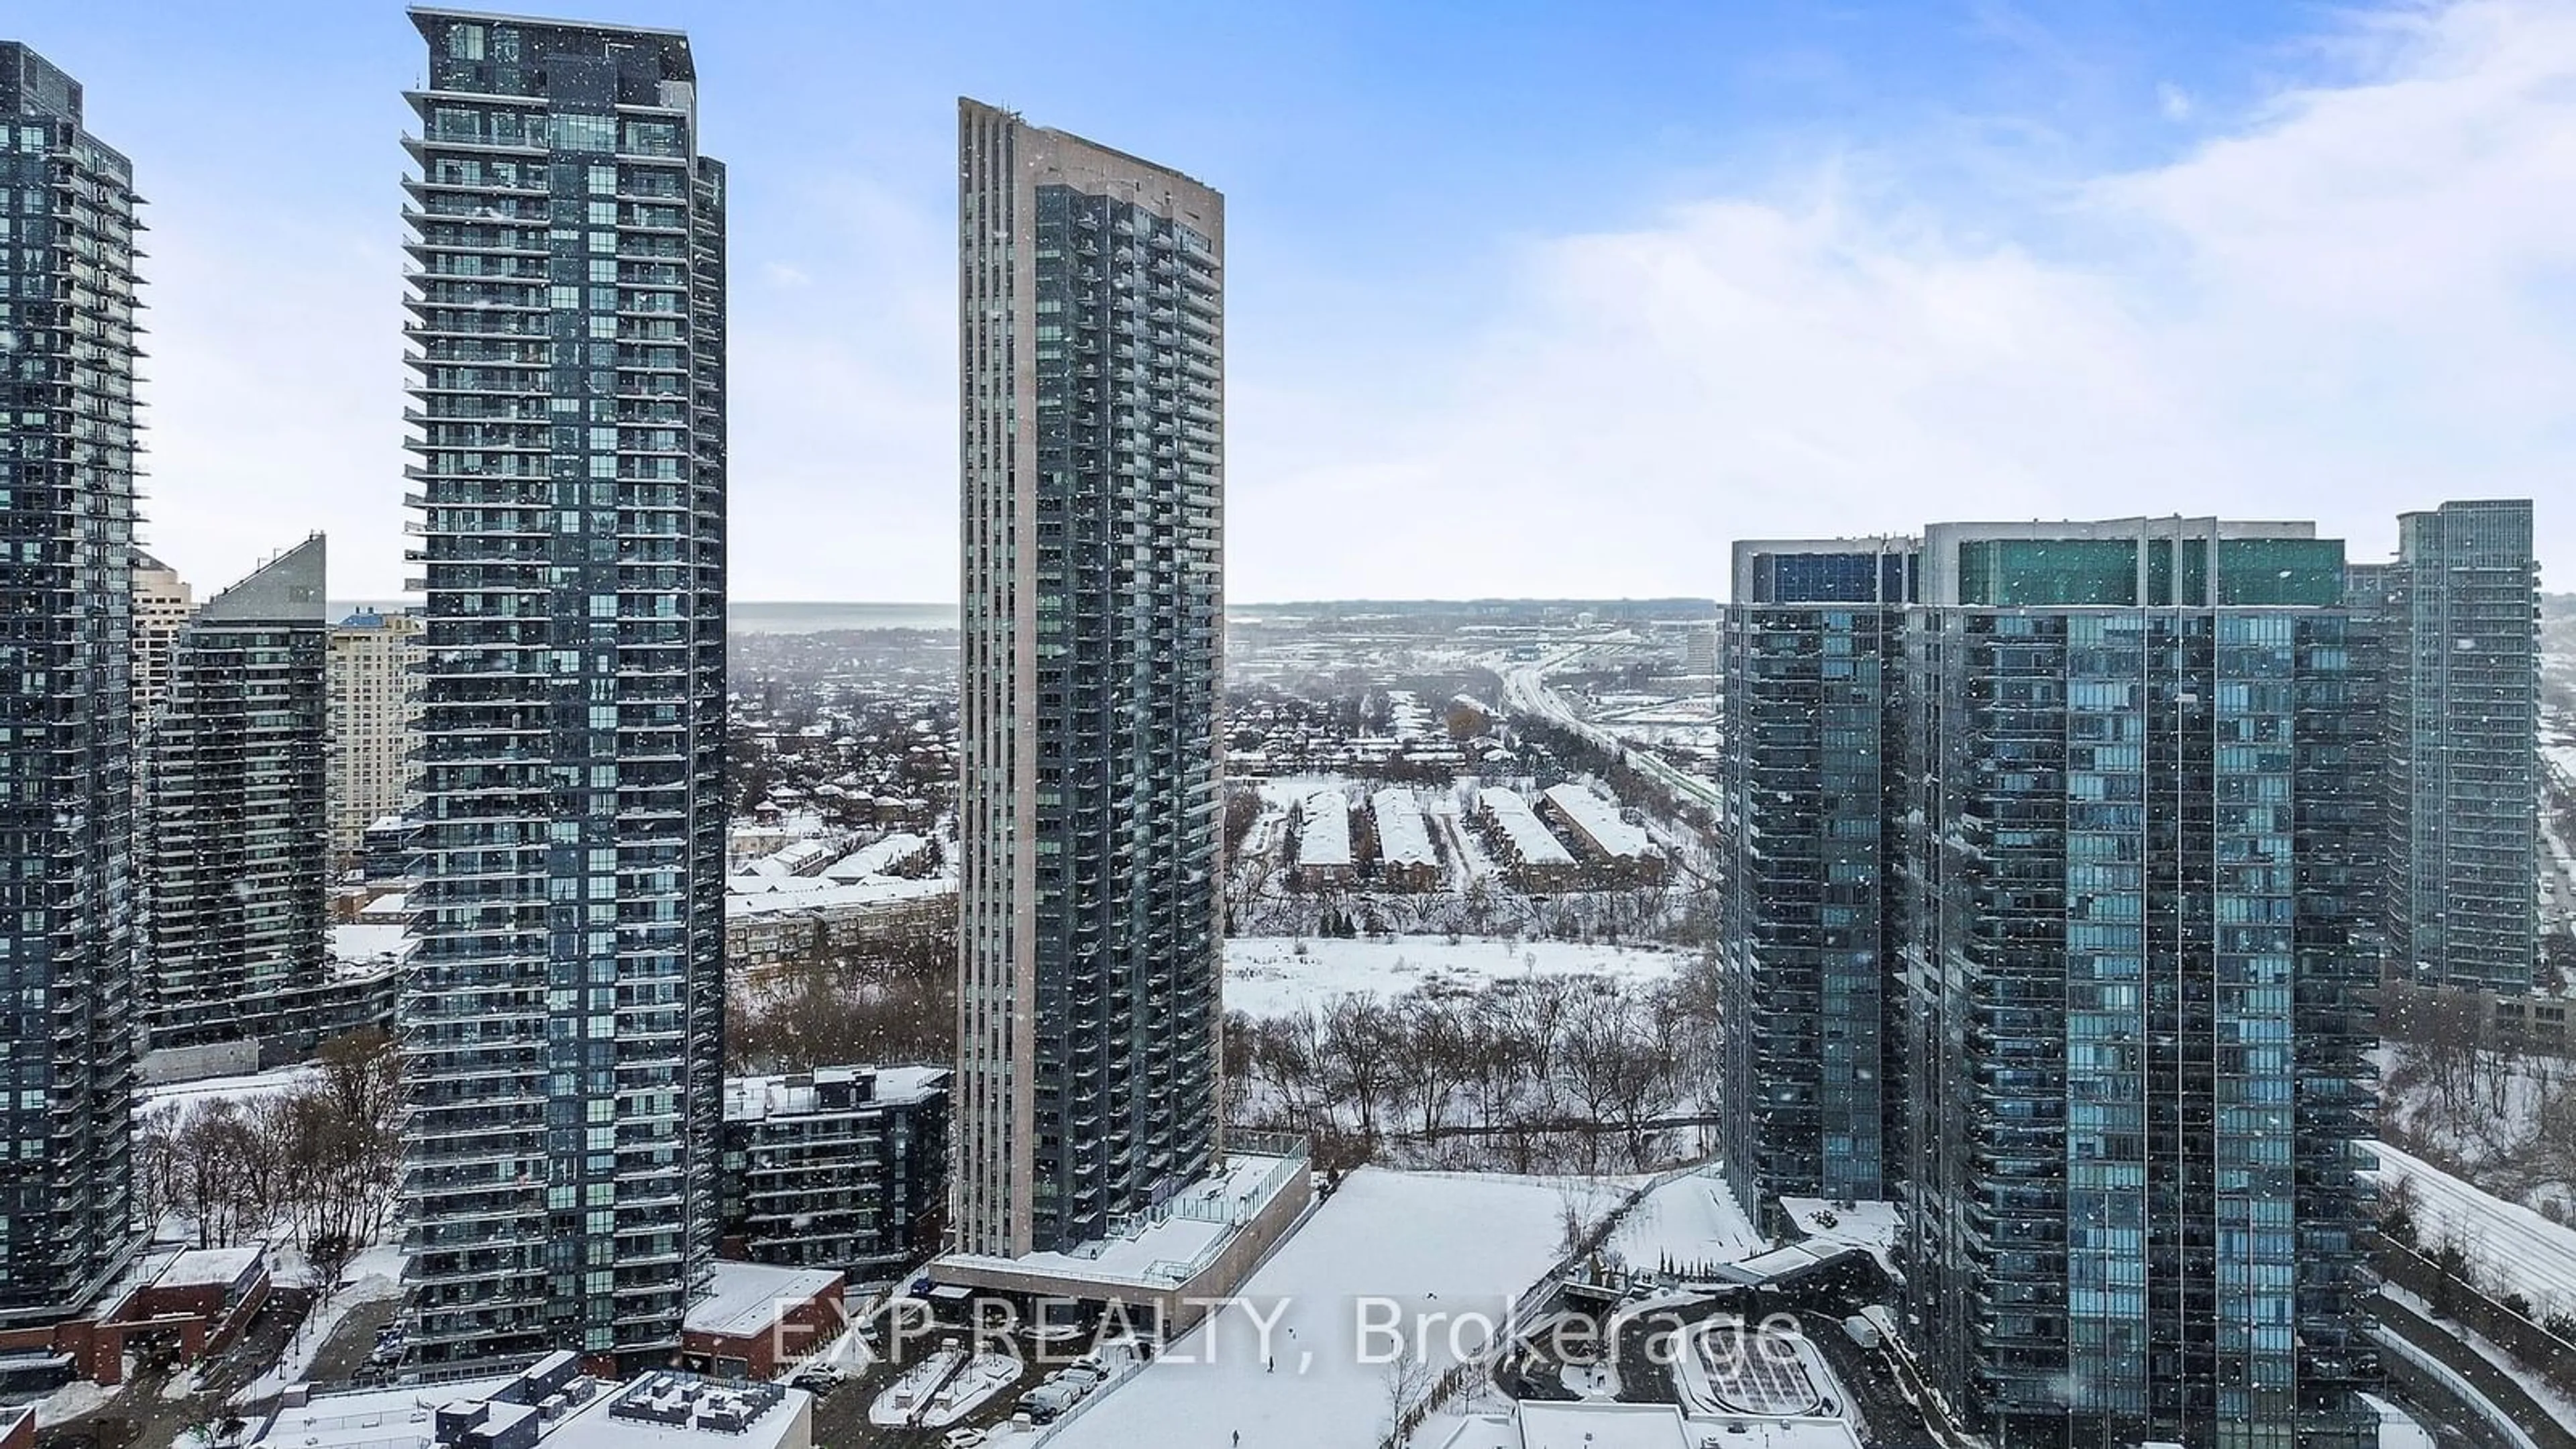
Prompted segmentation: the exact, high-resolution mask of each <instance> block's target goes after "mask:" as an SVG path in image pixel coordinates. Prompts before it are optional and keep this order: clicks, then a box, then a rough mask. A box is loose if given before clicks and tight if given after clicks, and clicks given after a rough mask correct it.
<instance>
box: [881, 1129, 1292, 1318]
mask: <svg viewBox="0 0 2576 1449" xmlns="http://www.w3.org/2000/svg"><path fill="white" fill-rule="evenodd" d="M1306 1170H1307V1168H1306V1159H1305V1158H1304V1157H1302V1156H1301V1157H1278V1156H1271V1155H1268V1154H1266V1153H1257V1152H1236V1153H1230V1154H1228V1155H1227V1157H1226V1159H1225V1162H1224V1163H1223V1165H1222V1166H1220V1167H1219V1168H1218V1169H1217V1170H1216V1172H1214V1173H1213V1174H1211V1175H1210V1176H1208V1177H1206V1178H1203V1179H1201V1180H1200V1181H1199V1182H1197V1183H1195V1184H1193V1185H1191V1186H1190V1187H1188V1188H1186V1189H1184V1190H1183V1191H1181V1192H1179V1193H1176V1194H1174V1195H1173V1196H1172V1197H1170V1198H1169V1199H1167V1200H1166V1201H1164V1202H1163V1204H1162V1205H1161V1206H1159V1207H1157V1208H1155V1209H1154V1210H1153V1211H1152V1212H1150V1213H1146V1214H1140V1215H1139V1217H1138V1219H1137V1220H1136V1221H1135V1222H1133V1223H1131V1224H1129V1225H1128V1226H1127V1227H1126V1228H1125V1229H1124V1230H1123V1231H1119V1232H1113V1233H1111V1234H1110V1235H1109V1236H1108V1237H1106V1238H1103V1239H1099V1240H1097V1241H1094V1242H1089V1243H1085V1244H1082V1245H1081V1246H1079V1247H1077V1248H1074V1249H1072V1250H1070V1251H1067V1252H1048V1253H1030V1254H1027V1255H1026V1256H1024V1257H1018V1258H1000V1257H991V1256H987V1255H984V1254H978V1253H951V1254H949V1255H948V1256H947V1257H944V1258H941V1259H939V1260H938V1262H937V1263H934V1264H932V1265H931V1269H930V1272H931V1276H932V1277H934V1278H936V1277H937V1276H938V1274H939V1269H940V1266H941V1265H944V1264H955V1265H959V1266H973V1267H980V1268H986V1269H1000V1270H1005V1271H1011V1272H1017V1273H1025V1274H1033V1275H1040V1276H1045V1277H1052V1278H1057V1279H1061V1280H1063V1281H1064V1282H1065V1283H1066V1284H1067V1285H1068V1286H1073V1285H1079V1284H1082V1283H1100V1284H1110V1285H1116V1286H1119V1287H1147V1288H1167V1287H1172V1286H1175V1285H1177V1284H1181V1283H1185V1282H1187V1281H1189V1279H1190V1278H1191V1277H1192V1276H1193V1275H1194V1274H1195V1273H1196V1272H1197V1271H1198V1268H1199V1267H1200V1266H1203V1265H1205V1264H1206V1263H1207V1262H1208V1261H1210V1260H1211V1259H1212V1258H1214V1257H1215V1256H1216V1253H1217V1251H1218V1250H1219V1249H1220V1248H1222V1247H1223V1246H1224V1245H1225V1243H1226V1242H1227V1241H1228V1240H1230V1239H1232V1238H1233V1237H1234V1236H1235V1235H1236V1234H1238V1233H1239V1232H1241V1231H1242V1230H1243V1229H1244V1228H1245V1227H1246V1226H1247V1225H1249V1224H1250V1223H1251V1222H1252V1220H1253V1219H1254V1218H1255V1217H1256V1216H1258V1215H1259V1214H1260V1212H1261V1210H1262V1209H1263V1208H1266V1207H1268V1206H1269V1205H1270V1204H1271V1202H1272V1201H1273V1200H1275V1199H1276V1198H1277V1197H1278V1195H1279V1194H1280V1193H1281V1192H1284V1191H1286V1190H1287V1187H1288V1184H1289V1182H1290V1180H1291V1177H1292V1174H1295V1173H1302V1172H1304V1171H1306Z"/></svg>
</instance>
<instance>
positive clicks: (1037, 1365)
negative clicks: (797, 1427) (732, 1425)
mask: <svg viewBox="0 0 2576 1449" xmlns="http://www.w3.org/2000/svg"><path fill="white" fill-rule="evenodd" d="M1006 1342H1007V1344H1008V1346H1009V1347H1010V1349H1012V1350H1013V1351H1014V1352H1015V1353H1016V1355H1017V1356H1018V1357H1020V1359H1021V1365H1020V1369H1019V1372H1018V1373H1017V1374H1016V1375H1015V1376H1014V1377H1013V1378H1012V1379H1011V1381H1010V1382H1009V1383H1007V1384H1005V1385H1004V1386H1003V1387H1001V1388H1000V1389H998V1390H996V1391H995V1392H994V1394H993V1395H992V1397H990V1398H988V1399H986V1400H985V1401H984V1402H983V1403H981V1404H979V1405H977V1406H976V1407H975V1408H974V1409H972V1410H969V1411H968V1412H967V1413H965V1414H964V1415H962V1416H960V1417H959V1418H958V1419H957V1420H956V1421H955V1422H954V1423H950V1424H944V1425H941V1426H940V1427H938V1428H911V1427H903V1426H896V1425H888V1424H874V1423H870V1422H869V1421H868V1406H869V1405H870V1404H872V1403H874V1402H876V1400H877V1398H878V1396H879V1395H881V1394H883V1393H884V1392H885V1391H886V1390H887V1389H889V1388H891V1387H893V1386H894V1382H895V1380H897V1379H898V1378H901V1377H902V1376H903V1373H904V1371H905V1370H906V1369H908V1368H911V1367H913V1366H914V1365H916V1364H918V1363H919V1362H920V1361H921V1359H922V1357H923V1356H924V1355H927V1354H930V1353H935V1352H937V1351H938V1347H939V1341H938V1340H936V1339H933V1340H929V1341H925V1342H919V1343H915V1344H913V1345H912V1346H911V1347H912V1352H911V1353H910V1354H909V1355H907V1356H906V1357H905V1358H904V1359H903V1360H901V1361H896V1360H893V1359H887V1360H885V1361H881V1362H878V1363H875V1364H872V1365H870V1366H869V1367H868V1368H867V1369H865V1370H864V1371H863V1372H859V1373H856V1374H852V1375H850V1376H848V1377H845V1378H844V1379H843V1380H842V1381H841V1382H840V1384H839V1385H838V1386H837V1387H835V1388H833V1389H831V1390H829V1391H828V1392H825V1393H823V1394H821V1395H820V1396H819V1397H818V1398H817V1400H816V1402H815V1405H814V1446H815V1449H942V1446H944V1445H945V1443H946V1442H947V1436H948V1434H949V1433H950V1432H951V1431H952V1430H956V1429H990V1428H993V1427H994V1426H996V1425H999V1424H1002V1423H1005V1422H1007V1421H1008V1420H1009V1419H1010V1417H1011V1415H1012V1414H1013V1412H1015V1411H1016V1410H1017V1409H1018V1407H1019V1401H1020V1396H1021V1395H1022V1394H1025V1393H1027V1392H1029V1391H1030V1390H1032V1389H1035V1388H1037V1387H1038V1386H1039V1385H1040V1384H1041V1383H1043V1382H1044V1381H1045V1379H1046V1378H1047V1376H1048V1375H1049V1374H1050V1373H1053V1372H1055V1371H1057V1370H1059V1369H1061V1368H1063V1367H1064V1359H1065V1357H1068V1356H1069V1354H1059V1355H1056V1356H1053V1357H1050V1358H1049V1359H1048V1360H1047V1361H1045V1362H1035V1361H1032V1358H1031V1345H1030V1344H1029V1343H1027V1342H1026V1341H1024V1340H1020V1339H1011V1340H1007V1341H1006ZM1093 1392H1095V1393H1096V1392H1100V1390H1094V1391H1093Z"/></svg>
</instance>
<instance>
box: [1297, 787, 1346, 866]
mask: <svg viewBox="0 0 2576 1449" xmlns="http://www.w3.org/2000/svg"><path fill="white" fill-rule="evenodd" d="M1300 815H1301V817H1302V822H1303V823H1301V824H1300V825H1299V826H1298V828H1297V863H1298V864H1299V865H1319V866H1331V865H1349V864H1350V863H1351V802H1350V801H1349V800H1348V799H1346V798H1345V797H1344V796H1343V794H1342V792H1341V791H1339V790H1317V791H1315V792H1314V793H1313V794H1310V795H1308V796H1307V797H1306V802H1305V805H1304V806H1303V807H1302V809H1301V810H1300Z"/></svg>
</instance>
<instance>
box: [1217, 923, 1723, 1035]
mask: <svg viewBox="0 0 2576 1449" xmlns="http://www.w3.org/2000/svg"><path fill="white" fill-rule="evenodd" d="M1297 945H1298V943H1297V942H1295V941H1293V940H1291V939H1289V938H1287V937H1285V936H1246V937H1243V938H1241V939H1238V940H1232V941H1228V942H1226V943H1225V1004H1226V1008H1227V1009H1228V1010H1231V1011H1242V1012H1247V1013H1249V1014H1251V1015H1253V1016H1256V1017H1261V1016H1287V1015H1290V1014H1292V1013H1294V1012H1297V1011H1300V1010H1304V1009H1307V1008H1315V1009H1321V1008H1322V1007H1323V1006H1325V1005H1326V1004H1327V1003H1329V1002H1330V1001H1331V1000H1332V999H1333V998H1335V997H1337V996H1349V995H1352V994H1354V993H1357V992H1363V991H1366V992H1374V993H1376V994H1377V995H1378V996H1380V997H1392V996H1400V995H1403V994H1404V993H1405V992H1408V991H1413V990H1416V989H1418V988H1421V987H1424V986H1430V985H1453V986H1464V987H1474V986H1479V985H1482V984H1483V983H1485V982H1488V981H1499V980H1502V979H1503V978H1505V977H1512V976H1584V975H1590V976H1607V977H1610V978H1612V979H1614V980H1618V981H1622V982H1637V983H1643V982H1652V981H1660V980H1663V979H1664V978H1666V977H1668V976H1671V975H1672V974H1673V973H1674V972H1676V971H1678V970H1680V969H1681V967H1682V965H1683V964H1684V963H1685V962H1686V961H1687V960H1688V959H1689V958H1688V957H1687V956H1686V955H1684V954H1683V953H1681V952H1679V951H1673V950H1667V949H1660V948H1657V947H1651V946H1608V945H1580V944H1576V943H1574V942H1570V941H1502V940H1462V941H1460V942H1459V943H1458V944H1457V945H1454V946H1453V945H1450V944H1449V942H1448V939H1447V938H1446V937H1442V936H1398V937H1395V938H1394V939H1392V940H1370V939H1366V938H1362V939H1359V940H1335V939H1326V938H1324V937H1308V938H1307V939H1306V941H1305V954H1304V955H1302V956H1301V955H1299V954H1298V953H1297Z"/></svg>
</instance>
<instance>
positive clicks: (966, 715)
mask: <svg viewBox="0 0 2576 1449" xmlns="http://www.w3.org/2000/svg"><path fill="white" fill-rule="evenodd" d="M958 151H959V155H958V161H959V197H958V202H959V212H960V217H959V220H960V225H961V236H962V238H963V248H962V252H961V256H960V259H959V262H960V264H959V271H958V310H959V317H958V322H959V370H960V378H959V389H958V391H959V430H960V436H959V444H960V454H961V465H962V466H961V476H962V487H961V490H960V491H961V500H960V502H961V512H962V517H961V520H960V522H961V533H962V544H963V549H964V581H965V585H964V607H963V613H962V618H961V625H962V630H963V639H964V654H965V659H964V666H963V675H964V678H963V687H962V733H963V736H964V750H963V764H962V803H961V806H960V818H961V824H960V838H961V843H962V861H961V865H962V876H961V882H960V892H959V896H960V910H961V912H962V929H961V935H960V946H959V953H960V961H959V990H958V1056H957V1076H956V1080H955V1082H954V1084H953V1088H952V1112H953V1116H954V1124H955V1125H954V1130H953V1133H952V1142H953V1151H954V1154H955V1165H954V1170H953V1171H952V1173H951V1184H952V1186H951V1193H952V1203H953V1210H952V1213H951V1221H952V1230H953V1234H954V1238H955V1243H956V1246H957V1247H958V1248H960V1249H961V1250H963V1251H967V1252H974V1253H986V1254H999V1255H1005V1256H1017V1255H1022V1254H1026V1253H1029V1252H1032V1251H1039V1250H1053V1249H1062V1248H1067V1247H1071V1246H1073V1245H1076V1244H1079V1243H1082V1242H1086V1241H1090V1240H1094V1239H1098V1238H1100V1237H1101V1236H1103V1235H1104V1234H1106V1233H1107V1232H1108V1231H1109V1230H1110V1229H1111V1228H1112V1227H1113V1226H1115V1225H1116V1224H1117V1223H1118V1222H1119V1220H1120V1219H1122V1218H1124V1217H1126V1216H1127V1215H1130V1214H1134V1213H1139V1212H1142V1211H1145V1210H1148V1209H1150V1208H1152V1207H1154V1206H1155V1205H1157V1204H1159V1203H1160V1202H1162V1201H1163V1200H1164V1199H1166V1198H1168V1197H1169V1196H1170V1195H1171V1194H1172V1193H1174V1192H1176V1191H1177V1190H1179V1189H1180V1188H1181V1187H1183V1186H1185V1185H1186V1184H1188V1183H1189V1182H1190V1181H1192V1180H1193V1179H1194V1178H1196V1177H1197V1176H1199V1175H1200V1174H1201V1172H1202V1171H1203V1170H1204V1169H1205V1168H1206V1167H1208V1166H1209V1164H1210V1163H1211V1162H1212V1161H1213V1160H1214V1158H1215V1155H1216V1153H1217V1151H1218V1147H1219V1142H1218V1114H1217V1090H1218V1079H1217V1063H1218V1033H1219V1023H1220V1021H1221V1015H1220V1013H1221V1009H1222V1008H1221V1006H1220V1004H1219V1001H1218V955H1219V942H1218V931H1219V923H1220V919H1221V918H1220V917H1219V915H1218V900H1217V891H1218V884H1219V882H1218V847H1219V842H1218V836H1217V828H1218V827H1217V816H1218V811H1219V796H1220V779H1219V770H1220V762H1221V756H1220V753H1219V751H1220V748H1221V745H1222V741H1221V739H1220V738H1219V736H1218V733H1217V729H1216V711H1217V689H1218V681H1219V679H1220V677H1221V674H1222V668H1223V660H1222V655H1221V647H1222V634H1223V605H1224V586H1223V579H1224V574H1223V570H1224V544H1223V529H1224V462H1223V457H1224V454H1223V449H1224V434H1223V429H1224V411H1223V409H1224V256H1225V210H1224V207H1225V203H1224V199H1223V198H1222V197H1221V196H1219V195H1218V194H1217V193H1216V192H1214V191H1212V190H1210V189H1209V188H1207V187H1205V186H1203V185H1201V184H1199V183H1198V182H1196V181H1193V180H1191V179H1189V178H1188V177H1186V176H1183V175H1181V174H1180V173H1178V172H1175V171H1171V170H1169V169H1166V168H1164V167H1161V166H1157V165H1154V164H1152V163H1150V162H1146V161H1141V160H1139V159H1137V158H1135V157H1133V156H1128V155H1125V154H1123V153H1121V152H1117V151H1113V150H1110V149H1108V148H1106V147H1103V146H1098V145H1095V144H1093V143H1091V142H1089V141H1085V140H1083V139H1081V138H1079V137H1076V136H1072V135H1068V134H1066V133H1064V132H1061V131H1053V130H1048V129H1046V128H1043V127H1038V126H1032V125H1029V124H1027V123H1026V122H1024V121H1022V120H1021V119H1020V118H1019V117H1018V116H1017V115H1015V114H1012V113H1011V112H1008V111H1004V110H999V109H996V108H994V107H990V106H985V105H981V104H979V103H976V102H973V101H961V102H960V103H959V114H958Z"/></svg>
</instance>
